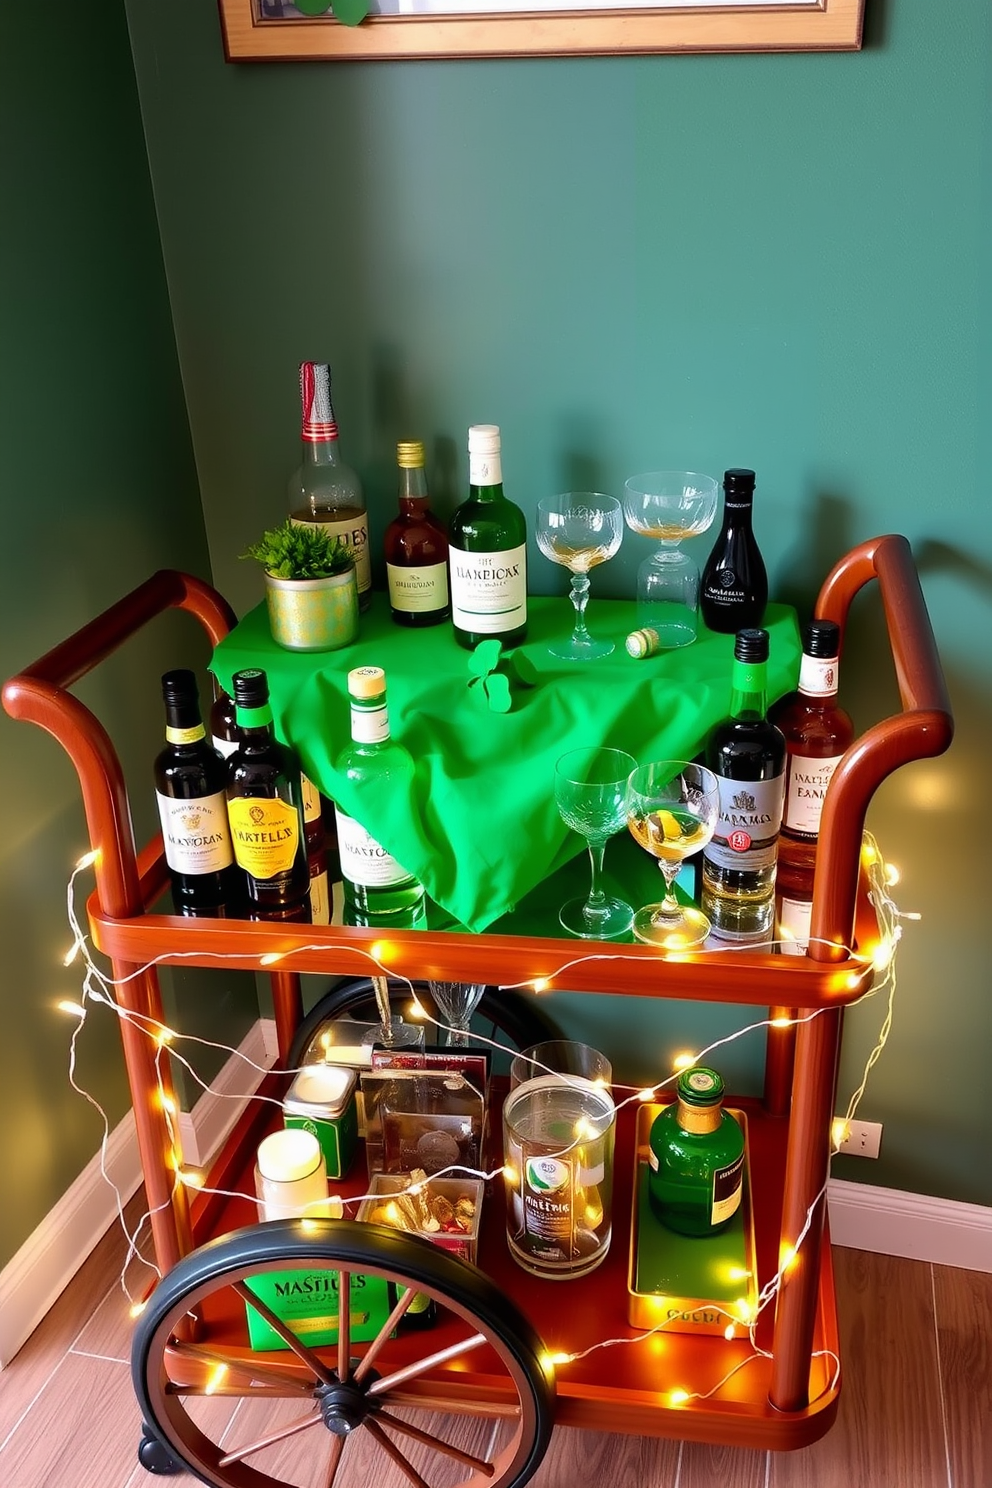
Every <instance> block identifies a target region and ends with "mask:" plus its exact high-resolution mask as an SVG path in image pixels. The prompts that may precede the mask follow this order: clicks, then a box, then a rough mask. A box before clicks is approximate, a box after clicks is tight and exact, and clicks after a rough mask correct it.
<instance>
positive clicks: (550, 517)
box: [537, 491, 623, 661]
mask: <svg viewBox="0 0 992 1488" xmlns="http://www.w3.org/2000/svg"><path fill="white" fill-rule="evenodd" d="M622 539H623V507H622V506H621V505H620V502H619V501H618V500H617V498H616V497H615V496H602V495H600V493H599V492H598V491H566V492H565V494H564V495H562V496H546V497H545V498H544V500H543V501H539V502H538V504H537V545H538V547H539V548H540V550H541V552H542V553H543V554H544V556H545V558H550V559H551V562H552V563H560V564H562V565H563V567H565V568H567V569H568V571H569V573H570V574H571V575H572V588H571V594H570V598H571V601H572V604H573V605H574V606H575V627H574V629H573V631H572V634H571V636H570V637H569V639H568V640H567V641H552V643H551V644H550V645H549V647H548V650H549V651H550V652H551V654H552V656H558V657H561V658H562V659H563V660H564V661H594V660H595V659H596V657H598V656H609V654H610V652H611V651H613V650H614V649H615V647H614V643H613V642H612V641H594V640H593V638H592V636H591V635H590V634H589V631H588V630H587V628H586V618H585V612H586V605H587V603H588V601H589V570H590V569H592V568H595V567H596V565H597V564H598V563H605V562H606V560H607V558H612V557H613V555H614V553H615V552H616V551H617V549H618V548H619V546H620V543H621V541H622Z"/></svg>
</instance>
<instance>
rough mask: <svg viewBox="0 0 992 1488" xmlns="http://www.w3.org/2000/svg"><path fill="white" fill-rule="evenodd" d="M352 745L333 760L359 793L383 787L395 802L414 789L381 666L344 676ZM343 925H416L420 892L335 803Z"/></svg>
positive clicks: (412, 879)
mask: <svg viewBox="0 0 992 1488" xmlns="http://www.w3.org/2000/svg"><path fill="white" fill-rule="evenodd" d="M348 696H349V699H350V702H351V743H350V744H349V745H348V746H347V747H346V748H345V749H344V750H342V752H341V754H340V755H339V756H338V759H337V760H336V762H335V765H336V768H337V770H338V771H339V772H340V774H342V775H344V776H345V777H346V778H347V779H348V780H350V781H352V782H353V783H354V785H355V786H356V787H357V788H358V789H359V790H361V788H362V786H363V784H365V785H368V784H371V783H372V782H373V781H375V782H380V783H385V784H386V785H387V786H388V788H389V789H390V790H391V791H393V792H394V793H395V795H396V796H397V798H398V799H400V800H402V799H408V798H409V797H410V796H411V794H412V790H413V776H414V764H413V758H412V756H411V754H410V752H409V750H407V749H405V748H404V747H403V745H402V744H399V743H397V742H396V740H395V739H392V738H390V733H389V712H388V709H387V706H386V674H385V672H384V671H383V670H382V668H381V667H371V666H366V667H354V668H353V669H352V670H351V671H350V672H349V673H348ZM334 817H335V822H336V824H337V838H338V853H339V856H340V860H341V881H342V885H343V889H344V922H345V924H346V925H404V926H407V927H410V926H413V925H416V924H419V923H421V920H422V916H423V911H424V888H423V885H422V884H421V883H418V881H417V879H416V878H415V877H414V876H413V874H412V873H409V872H408V871H407V870H406V869H405V868H404V867H402V865H401V864H400V863H398V862H397V861H396V859H395V858H394V857H393V855H392V854H391V853H389V852H387V851H386V849H385V848H384V847H382V846H381V845H380V844H379V843H378V842H377V841H376V839H375V838H374V837H373V836H372V834H371V833H370V832H368V831H366V829H365V828H364V827H363V826H362V825H361V823H360V822H358V821H356V820H355V818H354V817H353V816H350V815H349V814H348V812H347V811H345V810H344V808H343V807H342V806H341V804H340V802H338V801H335V803H334Z"/></svg>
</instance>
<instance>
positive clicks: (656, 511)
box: [623, 470, 718, 650]
mask: <svg viewBox="0 0 992 1488" xmlns="http://www.w3.org/2000/svg"><path fill="white" fill-rule="evenodd" d="M717 495H718V487H717V482H716V481H715V479H714V478H713V476H712V475H698V474H697V473H696V472H695V471H694V470H652V471H649V472H648V473H647V474H645V475H632V476H631V477H630V479H629V480H628V481H627V482H625V485H624V502H623V510H624V516H625V517H626V519H627V526H628V527H629V528H630V529H631V531H632V532H639V533H640V534H641V535H642V537H655V538H657V539H658V543H659V547H658V550H657V552H655V553H652V555H651V557H650V558H646V559H645V560H644V562H643V563H642V564H641V566H640V568H639V569H638V570H637V623H638V625H639V626H641V627H643V628H645V629H649V630H655V631H657V632H658V644H659V646H661V647H663V648H665V649H668V650H671V649H672V648H674V647H676V646H688V645H690V644H691V642H692V641H694V640H695V639H696V630H697V627H698V620H699V568H698V567H697V565H696V563H695V560H694V559H692V558H690V557H689V555H688V553H683V552H682V549H681V548H680V547H679V544H680V543H681V542H682V541H683V540H684V539H685V538H687V537H697V536H698V535H699V533H700V532H705V531H706V529H707V527H709V525H710V523H711V522H712V521H713V517H714V516H715V514H716V503H717Z"/></svg>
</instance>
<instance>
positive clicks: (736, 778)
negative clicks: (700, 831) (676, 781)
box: [702, 627, 785, 941]
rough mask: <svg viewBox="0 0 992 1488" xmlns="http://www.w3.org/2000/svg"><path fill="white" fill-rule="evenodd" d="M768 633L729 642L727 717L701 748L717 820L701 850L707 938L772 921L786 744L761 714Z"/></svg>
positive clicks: (749, 632)
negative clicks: (714, 785)
mask: <svg viewBox="0 0 992 1488" xmlns="http://www.w3.org/2000/svg"><path fill="white" fill-rule="evenodd" d="M767 663H768V632H767V631H766V630H760V629H754V628H750V627H746V628H745V629H744V630H739V631H738V632H737V637H736V640H735V642H734V667H733V676H732V680H731V688H732V691H731V702H730V715H729V717H727V718H725V719H724V720H723V721H722V722H720V723H718V724H717V725H716V727H715V728H714V729H713V730H712V732H711V733H710V736H709V738H708V740H707V743H706V763H707V765H708V766H709V768H710V769H711V770H712V771H713V773H714V775H715V776H716V777H717V780H718V782H719V786H720V817H719V820H718V822H717V825H716V830H715V831H714V833H713V837H712V839H711V841H710V842H708V843H707V845H706V847H704V848H703V867H702V908H703V912H704V914H706V915H707V917H708V918H709V921H710V924H711V926H712V929H713V933H714V935H717V936H720V937H723V938H724V939H726V940H739V941H751V940H761V939H764V938H766V937H767V936H768V934H769V932H770V931H771V928H772V924H773V921H774V916H775V863H776V855H777V850H778V835H779V828H780V827H781V824H782V805H783V798H784V794H785V740H784V738H783V737H782V735H781V733H780V732H779V730H778V729H777V728H776V727H775V725H774V724H772V723H770V722H769V721H768V718H767V717H766V671H767Z"/></svg>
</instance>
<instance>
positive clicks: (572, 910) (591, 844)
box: [555, 749, 637, 940]
mask: <svg viewBox="0 0 992 1488" xmlns="http://www.w3.org/2000/svg"><path fill="white" fill-rule="evenodd" d="M636 763H637V761H636V760H635V759H633V757H632V756H631V755H629V754H626V753H625V752H624V751H623V750H622V749H570V750H569V752H568V753H567V754H563V755H562V757H561V759H560V760H559V761H558V763H557V764H556V765H555V802H556V804H557V806H558V812H559V815H560V816H561V818H562V820H563V821H564V822H566V823H567V824H568V826H570V827H571V828H572V830H573V832H578V833H579V835H580V836H582V837H584V838H585V839H586V845H587V847H588V848H589V859H590V862H591V864H592V884H591V887H590V890H589V894H588V897H587V898H585V899H570V900H569V901H568V903H567V904H564V905H562V908H561V910H560V911H559V914H558V918H559V920H560V921H561V923H562V925H563V926H564V928H565V929H566V930H567V931H569V933H570V934H571V935H578V936H581V938H582V939H583V940H610V939H612V938H613V937H614V936H617V935H625V934H626V933H627V931H628V930H629V929H630V925H631V921H632V920H633V918H634V911H633V909H632V908H631V906H630V905H629V904H626V903H625V902H624V900H623V899H611V898H610V897H609V896H608V895H607V894H606V893H605V892H604V890H603V887H602V884H601V882H600V880H601V878H602V873H603V856H604V854H605V852H606V843H607V839H608V838H610V837H613V836H615V835H616V833H617V832H622V831H623V828H624V823H625V822H626V820H627V806H626V785H627V778H628V776H629V775H630V772H631V770H633V769H634V768H635V766H636Z"/></svg>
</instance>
